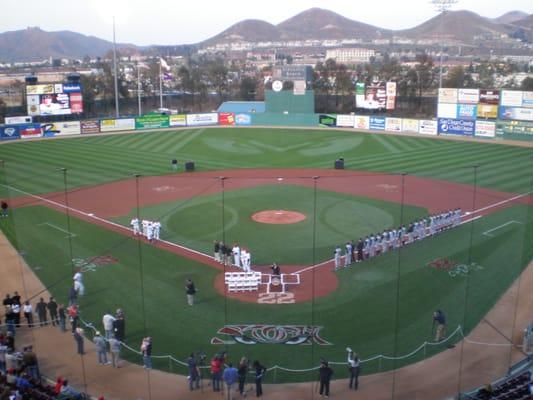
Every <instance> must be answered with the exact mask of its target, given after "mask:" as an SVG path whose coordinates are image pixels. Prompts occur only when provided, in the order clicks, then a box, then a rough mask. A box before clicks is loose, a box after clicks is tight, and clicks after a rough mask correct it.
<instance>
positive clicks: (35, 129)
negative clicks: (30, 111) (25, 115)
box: [19, 124, 43, 139]
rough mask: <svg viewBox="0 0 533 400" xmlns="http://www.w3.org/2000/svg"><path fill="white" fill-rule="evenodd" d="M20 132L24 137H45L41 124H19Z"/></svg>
mask: <svg viewBox="0 0 533 400" xmlns="http://www.w3.org/2000/svg"><path fill="white" fill-rule="evenodd" d="M19 133H20V137H21V138H22V139H34V138H40V137H43V130H42V128H41V124H23V125H20V126H19Z"/></svg>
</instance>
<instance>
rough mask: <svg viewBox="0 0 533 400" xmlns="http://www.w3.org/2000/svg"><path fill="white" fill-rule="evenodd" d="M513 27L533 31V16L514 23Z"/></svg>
mask: <svg viewBox="0 0 533 400" xmlns="http://www.w3.org/2000/svg"><path fill="white" fill-rule="evenodd" d="M513 25H516V26H519V27H521V28H525V29H530V30H533V14H531V15H528V16H526V17H524V18H522V19H519V20H517V21H514V22H513Z"/></svg>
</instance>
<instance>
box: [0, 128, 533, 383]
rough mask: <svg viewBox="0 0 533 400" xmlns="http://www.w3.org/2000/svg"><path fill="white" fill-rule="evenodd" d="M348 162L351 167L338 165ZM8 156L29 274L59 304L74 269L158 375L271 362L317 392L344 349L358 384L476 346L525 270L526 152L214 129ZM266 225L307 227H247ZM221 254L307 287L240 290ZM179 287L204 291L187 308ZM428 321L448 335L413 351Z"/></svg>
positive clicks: (10, 196) (105, 139) (9, 231)
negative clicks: (142, 234) (452, 347)
mask: <svg viewBox="0 0 533 400" xmlns="http://www.w3.org/2000/svg"><path fill="white" fill-rule="evenodd" d="M339 157H342V158H344V159H345V166H346V169H344V170H334V169H333V168H332V167H333V161H334V160H335V159H337V158H339ZM174 158H176V159H177V160H179V166H180V169H179V170H178V171H173V170H172V168H171V163H170V161H171V160H172V159H174ZM0 159H1V160H3V161H4V162H3V165H2V166H1V167H0V198H2V199H6V201H7V202H8V203H9V205H10V216H9V218H2V219H0V228H1V229H2V230H3V231H4V233H5V234H6V236H7V237H8V238H9V239H10V241H11V242H12V243H13V245H14V246H15V247H16V248H17V249H18V250H19V252H20V253H21V254H22V255H23V257H24V258H25V260H26V262H27V263H28V265H29V266H30V267H31V268H32V269H33V270H34V272H35V273H36V274H37V276H38V277H39V278H40V279H41V280H42V281H43V283H44V284H45V285H46V286H47V287H48V288H49V290H50V291H51V292H52V293H53V294H54V296H56V297H57V298H58V299H59V300H60V301H62V302H66V300H67V293H68V289H69V287H70V285H71V284H72V275H73V269H74V268H76V267H81V268H82V270H83V272H84V281H85V286H86V290H87V293H86V294H85V296H84V297H82V298H81V300H80V304H81V310H82V317H83V319H84V320H85V321H87V322H92V323H94V324H95V325H96V326H97V327H98V328H99V329H101V328H102V327H101V317H102V315H103V314H104V312H105V311H107V310H115V309H117V308H122V309H123V310H124V312H125V315H126V320H127V338H126V344H127V345H129V346H131V347H132V349H134V350H138V348H139V346H140V341H141V339H142V337H144V336H147V335H150V336H152V337H153V338H154V339H153V340H154V354H155V355H157V356H161V357H160V358H156V359H155V360H154V361H155V362H154V365H155V367H157V368H160V369H164V370H169V371H172V372H177V373H181V374H186V368H185V367H183V366H182V365H181V364H179V362H177V361H175V360H178V361H184V360H185V359H186V357H187V356H188V355H189V354H190V353H191V352H199V353H206V354H207V357H211V356H212V355H213V354H215V353H217V352H220V351H227V352H228V354H229V356H230V358H231V359H232V360H233V361H237V359H238V358H240V357H241V356H242V355H246V356H247V357H248V358H250V359H252V360H253V359H259V360H261V361H262V363H264V364H265V365H266V366H267V367H273V366H279V367H281V368H277V369H273V370H272V371H271V372H270V373H269V378H268V379H269V380H270V381H276V382H279V381H305V380H309V379H312V378H314V376H315V374H316V373H315V372H314V371H310V369H311V368H313V367H315V366H316V365H317V364H318V362H319V360H320V358H321V357H323V358H326V359H328V360H330V361H333V362H340V363H342V364H343V365H345V363H344V362H345V357H346V350H345V349H346V347H347V346H350V347H352V348H353V349H354V350H356V351H357V352H358V353H359V355H360V357H361V358H362V359H363V360H365V361H366V362H365V363H364V364H363V373H373V372H377V371H380V370H381V371H383V370H387V369H392V368H398V367H400V366H402V365H406V364H409V363H413V362H416V361H419V360H421V359H423V358H424V357H429V356H431V355H433V354H435V353H437V352H440V351H444V350H445V349H446V346H447V345H449V344H453V343H456V342H457V341H459V340H461V338H462V336H461V332H462V333H463V334H464V335H466V334H468V332H470V331H471V330H472V329H473V327H475V326H476V324H478V323H479V322H480V321H481V320H482V319H483V317H484V315H485V314H486V313H487V312H488V310H490V309H491V307H492V306H493V305H494V304H495V303H496V301H497V300H498V299H499V298H500V296H501V295H502V294H503V292H504V291H505V290H506V289H507V288H508V287H509V286H510V284H511V283H512V282H513V281H514V280H515V279H516V278H517V277H518V276H519V274H520V273H521V271H522V270H523V269H524V268H525V266H527V264H528V263H529V262H530V261H531V259H532V256H533V215H532V213H531V208H532V206H533V198H532V197H531V194H532V193H533V191H532V190H533V174H532V171H533V149H532V148H524V147H517V146H511V145H503V144H494V143H489V142H486V143H485V142H482V141H478V142H467V141H462V140H458V141H455V140H436V139H430V138H423V137H408V136H399V135H382V134H366V133H356V132H354V131H339V130H327V129H317V130H310V129H306V130H303V129H266V128H241V129H235V128H224V129H219V128H205V129H184V130H177V131H172V130H168V131H161V132H145V133H133V134H123V135H122V134H121V135H102V136H84V137H77V138H72V139H58V140H43V141H31V142H25V143H23V142H18V143H9V144H6V145H1V146H0ZM186 161H194V162H195V165H196V170H195V171H194V172H185V171H184V169H183V165H184V162H186ZM456 207H461V209H462V213H463V223H462V224H461V226H459V227H457V228H454V229H450V230H447V231H445V232H442V233H441V234H439V235H436V236H434V237H431V238H427V239H424V240H421V241H419V242H417V243H413V244H411V245H408V246H405V247H402V248H401V249H400V250H397V251H390V252H387V253H386V254H384V255H381V256H379V257H376V258H374V259H371V260H368V261H365V262H363V263H358V264H353V265H352V266H350V267H349V268H345V269H341V270H339V271H334V269H333V263H332V261H331V259H332V256H333V250H334V248H335V246H336V245H342V246H343V245H344V243H346V241H348V240H358V239H359V238H360V237H364V236H366V235H369V234H372V233H378V232H381V231H383V230H384V229H389V228H393V227H398V226H400V225H404V224H407V225H408V224H409V223H410V222H412V221H414V220H415V219H417V218H421V217H424V216H427V215H429V214H430V213H439V212H443V211H447V210H450V209H454V208H456ZM263 211H270V212H271V214H272V215H273V216H274V217H275V216H276V215H277V214H276V213H279V215H282V214H283V213H285V212H286V211H291V212H297V213H299V214H300V215H302V216H303V219H302V220H301V221H298V222H291V221H288V222H289V223H285V222H287V221H282V220H280V221H277V222H278V223H262V222H258V221H257V220H255V219H254V218H253V216H254V215H256V214H257V213H260V212H263ZM137 216H138V217H140V218H146V219H151V220H156V221H161V223H162V226H163V228H162V234H161V239H162V241H160V242H157V243H153V244H150V243H148V242H147V241H146V240H144V239H139V238H135V237H133V235H132V234H131V232H130V231H129V228H130V220H131V219H132V218H133V217H137ZM213 240H223V241H224V242H226V243H230V244H233V243H237V242H238V243H239V244H240V246H241V247H245V248H247V249H249V250H250V252H251V254H252V269H254V270H256V271H261V272H263V273H264V274H265V275H266V274H268V273H269V272H270V265H271V264H272V263H273V262H277V263H278V264H280V266H281V269H282V272H284V273H289V272H290V273H297V274H298V277H299V279H300V283H299V284H294V285H288V287H287V292H286V293H278V292H274V293H270V294H268V293H265V292H266V287H263V286H262V287H260V290H259V292H249V293H244V294H241V293H235V292H231V293H230V292H228V291H227V288H226V287H225V285H224V272H227V271H235V269H233V268H224V267H223V266H221V265H220V264H218V263H216V262H215V261H214V260H212V259H211V258H210V256H211V255H212V247H213V245H212V243H213ZM187 278H191V279H192V280H193V281H194V283H195V285H196V286H197V288H198V292H197V294H196V296H195V297H196V299H195V300H196V302H195V305H194V306H193V307H190V306H188V305H187V302H186V298H185V288H184V285H185V280H186V279H187ZM32 296H34V298H33V299H32V301H33V302H35V301H36V299H37V298H38V297H39V294H38V293H33V294H32ZM436 309H441V310H443V311H444V312H445V314H446V316H447V325H448V333H449V334H452V333H454V332H455V334H454V335H452V336H451V337H450V339H449V341H448V342H446V343H441V344H430V345H426V346H424V347H423V348H421V350H420V351H417V352H414V350H416V349H417V348H419V347H420V346H421V345H422V344H423V343H424V342H430V341H432V340H433V336H434V331H433V329H434V326H433V324H432V312H433V311H434V310H436ZM513 323H514V316H513V315H509V316H508V317H507V320H506V321H503V322H500V323H499V324H500V325H499V326H497V327H496V328H497V329H498V330H500V331H501V332H503V333H504V334H505V332H507V331H508V330H510V327H512V326H513ZM88 331H90V329H88ZM123 353H124V356H125V357H126V358H127V359H129V360H131V361H135V362H140V357H139V356H138V355H137V354H135V353H134V352H133V351H125V352H123ZM411 353H413V354H411ZM380 355H382V356H386V357H378V356H380ZM168 356H172V357H173V358H174V359H175V360H172V359H170V358H169V357H168ZM345 374H347V371H346V368H344V367H342V368H340V367H339V368H338V370H336V377H342V376H345Z"/></svg>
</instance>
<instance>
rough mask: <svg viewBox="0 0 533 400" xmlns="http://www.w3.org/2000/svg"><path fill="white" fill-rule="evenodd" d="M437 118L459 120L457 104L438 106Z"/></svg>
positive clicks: (441, 104)
mask: <svg viewBox="0 0 533 400" xmlns="http://www.w3.org/2000/svg"><path fill="white" fill-rule="evenodd" d="M437 116H438V117H439V118H453V119H455V118H457V104H455V103H454V104H452V103H439V104H438V106H437Z"/></svg>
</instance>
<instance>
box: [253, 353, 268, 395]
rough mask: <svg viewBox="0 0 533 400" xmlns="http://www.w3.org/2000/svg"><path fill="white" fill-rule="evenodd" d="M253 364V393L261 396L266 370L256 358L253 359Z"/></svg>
mask: <svg viewBox="0 0 533 400" xmlns="http://www.w3.org/2000/svg"><path fill="white" fill-rule="evenodd" d="M253 366H254V370H255V395H256V396H257V397H261V396H262V395H263V377H264V376H265V373H266V371H267V370H266V368H265V367H264V366H262V365H261V363H260V362H259V361H258V360H255V361H254V364H253Z"/></svg>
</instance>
